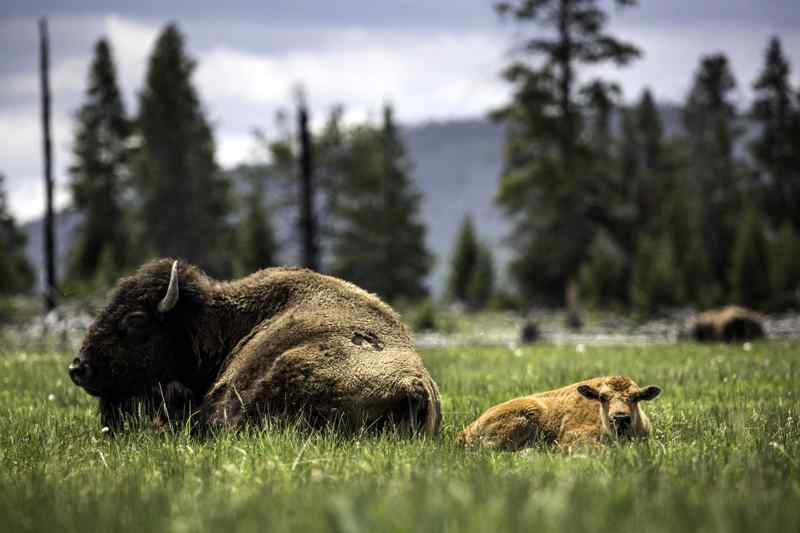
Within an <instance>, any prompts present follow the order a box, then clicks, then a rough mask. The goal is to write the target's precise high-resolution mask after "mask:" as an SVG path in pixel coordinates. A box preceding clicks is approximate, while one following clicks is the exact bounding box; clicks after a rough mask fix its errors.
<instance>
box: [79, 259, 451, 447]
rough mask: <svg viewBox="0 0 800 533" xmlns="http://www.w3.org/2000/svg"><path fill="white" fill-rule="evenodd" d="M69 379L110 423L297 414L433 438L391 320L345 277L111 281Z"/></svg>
mask: <svg viewBox="0 0 800 533" xmlns="http://www.w3.org/2000/svg"><path fill="white" fill-rule="evenodd" d="M69 374H70V376H71V378H72V380H73V381H74V382H75V383H76V384H77V385H79V386H81V387H83V388H84V390H86V392H88V393H89V394H91V395H93V396H97V397H99V399H100V416H101V423H102V424H103V425H106V426H110V427H111V428H112V429H115V428H119V427H120V425H121V422H122V420H123V419H124V416H125V415H127V414H134V413H136V412H137V411H138V412H141V411H144V412H146V413H147V414H151V415H157V414H158V413H161V414H162V415H163V416H165V417H167V418H169V419H170V420H182V416H183V415H184V414H185V413H188V412H191V414H192V419H191V420H192V422H193V425H194V426H195V427H199V428H214V427H220V426H241V425H242V424H243V423H245V422H252V423H259V422H260V421H262V420H264V418H265V417H278V418H287V417H296V416H298V415H301V416H302V417H303V419H304V420H306V421H307V422H309V423H310V424H311V425H312V426H313V427H320V426H322V425H325V424H328V423H332V422H333V423H336V424H338V425H339V427H342V428H348V429H357V428H362V427H376V426H377V427H382V426H383V425H384V424H385V423H386V422H392V423H394V424H396V426H397V427H400V428H402V429H403V430H407V431H411V432H418V431H421V432H424V433H428V434H432V433H435V432H437V431H438V429H439V425H440V420H441V412H440V407H439V392H438V389H437V387H436V384H435V383H434V381H433V379H431V377H430V375H429V374H428V372H427V370H426V369H425V367H424V365H423V362H422V359H421V358H420V356H419V354H417V352H416V350H415V349H414V344H413V342H412V340H411V337H410V335H409V332H408V331H407V329H406V328H405V327H404V326H403V324H402V323H401V322H400V318H399V317H398V316H397V314H396V313H395V312H394V311H393V310H392V309H391V308H390V307H389V306H387V305H386V304H384V303H383V302H381V301H380V300H379V299H378V298H377V297H375V296H373V295H371V294H368V293H367V292H365V291H363V290H361V289H359V288H358V287H356V286H354V285H352V284H350V283H347V282H345V281H342V280H339V279H336V278H332V277H329V276H323V275H321V274H317V273H315V272H311V271H309V270H305V269H298V268H268V269H265V270H261V271H259V272H256V273H254V274H252V275H250V276H248V277H245V278H242V279H239V280H236V281H229V282H221V281H216V280H214V279H211V278H210V277H208V276H206V275H205V274H204V273H203V272H202V271H200V270H199V269H198V268H196V267H194V266H191V265H189V264H186V263H183V262H179V261H173V260H166V259H162V260H157V261H153V262H150V263H147V264H145V265H144V266H142V267H141V268H140V269H139V270H138V271H137V272H136V273H135V274H133V275H132V276H130V277H126V278H122V279H121V280H120V281H119V282H118V284H117V287H116V288H115V290H114V292H113V294H112V297H111V302H110V303H109V304H108V306H107V307H106V308H105V309H104V310H103V312H102V313H101V314H100V316H99V317H98V318H97V320H96V321H95V322H94V324H92V326H91V328H90V329H89V332H88V334H87V335H86V338H85V339H84V341H83V345H82V347H81V350H80V354H79V357H77V358H75V359H74V360H73V361H72V363H71V364H70V365H69Z"/></svg>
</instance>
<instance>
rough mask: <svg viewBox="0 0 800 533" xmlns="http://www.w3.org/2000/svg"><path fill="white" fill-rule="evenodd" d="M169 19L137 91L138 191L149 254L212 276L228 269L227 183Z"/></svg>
mask: <svg viewBox="0 0 800 533" xmlns="http://www.w3.org/2000/svg"><path fill="white" fill-rule="evenodd" d="M194 68H195V62H194V61H193V60H192V59H191V58H190V57H189V56H188V55H187V54H186V51H185V44H184V38H183V35H182V34H181V33H180V32H179V31H178V28H177V27H176V26H175V25H174V24H170V25H168V26H167V27H166V28H165V29H164V31H163V32H162V33H161V34H160V36H159V37H158V40H157V41H156V46H155V50H154V51H153V54H152V55H151V56H150V60H149V65H148V71H147V76H146V80H145V86H144V89H143V90H142V92H141V95H140V109H139V119H138V126H139V129H140V133H141V148H140V154H139V166H138V173H139V180H138V182H137V187H138V192H139V195H140V197H141V202H142V205H141V211H140V219H141V225H142V227H143V230H144V231H143V233H142V239H143V240H144V241H145V242H146V243H147V245H148V248H149V250H148V252H149V253H155V254H158V255H168V256H176V257H182V258H185V259H187V260H189V261H192V262H194V263H197V264H199V265H200V266H202V267H203V268H205V269H207V270H208V271H209V272H211V273H212V274H214V275H217V276H228V275H230V274H231V271H232V258H233V256H234V254H233V253H231V252H232V250H230V249H229V246H230V244H229V243H230V242H232V241H233V239H231V235H232V229H231V227H230V222H229V220H228V215H229V213H230V203H229V183H228V180H227V178H226V176H225V175H224V174H223V173H222V172H220V169H219V167H218V166H217V163H216V160H215V156H214V151H215V147H214V137H213V133H212V131H211V127H210V126H209V124H208V121H207V120H206V118H205V115H204V112H203V109H202V106H201V104H200V101H199V99H198V96H197V92H196V91H195V89H194V87H193V86H192V82H191V76H192V72H193V71H194Z"/></svg>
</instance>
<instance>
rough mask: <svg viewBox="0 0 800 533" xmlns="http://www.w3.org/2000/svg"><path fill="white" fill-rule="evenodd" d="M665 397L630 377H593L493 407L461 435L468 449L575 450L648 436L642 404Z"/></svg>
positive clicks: (657, 389) (658, 390)
mask: <svg viewBox="0 0 800 533" xmlns="http://www.w3.org/2000/svg"><path fill="white" fill-rule="evenodd" d="M660 393H661V389H660V388H658V387H656V386H652V385H651V386H649V387H644V388H639V386H638V385H636V383H634V382H633V381H632V380H631V379H630V378H627V377H624V376H612V377H601V378H593V379H588V380H586V381H581V382H579V383H573V384H572V385H568V386H566V387H563V388H561V389H556V390H551V391H547V392H541V393H539V394H533V395H531V396H523V397H521V398H516V399H513V400H509V401H507V402H504V403H501V404H498V405H495V406H494V407H490V408H489V409H488V410H487V411H486V412H485V413H483V414H482V415H481V416H479V417H478V418H477V419H476V420H475V421H474V422H472V423H471V424H470V425H469V426H467V428H466V429H465V430H464V431H463V432H462V433H461V435H460V440H461V441H462V442H463V443H465V444H468V445H478V446H484V447H487V448H495V449H500V450H507V451H515V450H519V449H522V448H528V447H531V446H535V445H537V444H555V445H559V446H570V445H573V444H577V443H581V442H583V443H592V442H594V443H599V442H602V441H606V440H609V439H617V438H632V437H646V436H647V435H648V434H649V433H650V421H649V420H648V418H647V416H646V415H645V414H644V411H642V408H641V407H640V405H639V402H642V401H646V400H652V399H653V398H655V397H656V396H658V395H659V394H660Z"/></svg>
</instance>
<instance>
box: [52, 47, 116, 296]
mask: <svg viewBox="0 0 800 533" xmlns="http://www.w3.org/2000/svg"><path fill="white" fill-rule="evenodd" d="M76 118H77V125H76V129H75V140H74V143H73V149H72V150H73V154H74V163H73V165H72V166H71V167H70V169H69V171H70V176H71V183H70V186H71V191H72V202H73V205H74V206H75V207H76V209H77V210H78V211H79V212H81V213H82V214H83V223H82V225H81V227H80V228H79V230H78V235H77V238H76V239H75V241H74V242H75V244H74V248H73V249H72V251H71V264H70V266H69V269H68V277H69V278H71V279H74V280H80V281H90V280H93V279H95V278H97V277H98V276H100V277H102V278H104V279H109V278H110V279H113V278H114V277H116V275H117V274H119V273H120V271H121V270H123V269H124V268H125V267H126V266H127V265H128V264H129V262H130V260H131V257H130V255H129V251H130V239H129V230H128V226H127V224H126V222H127V219H126V217H125V213H124V206H123V196H124V193H125V191H124V187H125V185H126V180H127V164H128V157H129V149H128V147H127V145H126V143H127V140H128V137H129V135H130V123H129V122H128V120H127V118H126V114H125V107H124V104H123V101H122V95H121V94H120V90H119V87H118V86H117V76H116V69H115V67H114V61H113V57H112V54H111V47H110V45H109V43H108V41H107V40H106V39H100V40H99V41H98V42H97V44H96V45H95V51H94V61H93V62H92V65H91V67H90V71H89V87H88V89H87V91H86V102H85V103H84V104H83V105H82V106H81V108H80V109H79V111H78V113H77V115H76ZM103 258H104V260H102V261H101V259H103ZM101 266H102V268H103V269H104V270H107V271H106V272H102V273H100V272H98V271H99V269H100V267H101Z"/></svg>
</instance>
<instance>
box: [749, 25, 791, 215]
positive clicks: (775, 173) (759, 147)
mask: <svg viewBox="0 0 800 533" xmlns="http://www.w3.org/2000/svg"><path fill="white" fill-rule="evenodd" d="M789 76H790V67H789V62H788V60H787V59H786V57H785V55H784V53H783V49H782V48H781V42H780V40H778V38H777V37H773V38H772V39H771V40H770V43H769V47H768V48H767V53H766V57H765V61H764V69H763V70H762V71H761V74H760V75H759V77H758V79H757V80H756V81H755V83H754V84H753V88H754V89H755V99H754V101H753V105H752V108H751V110H750V114H751V116H752V117H753V119H754V120H755V121H756V122H757V123H758V124H759V125H760V126H761V127H760V133H759V136H758V137H757V138H756V139H755V140H753V142H752V143H751V144H750V151H751V153H752V155H753V158H754V159H755V161H756V163H757V164H758V166H759V167H760V170H761V171H762V172H763V173H764V174H765V175H766V176H765V177H766V182H767V191H766V208H767V209H766V212H767V213H768V214H769V216H770V218H771V220H772V224H773V227H778V226H779V225H780V224H781V223H782V222H783V220H785V219H791V220H792V222H793V223H794V224H795V227H796V228H800V155H799V154H798V153H797V151H796V149H797V147H798V141H797V140H796V139H795V134H796V133H800V132H795V131H794V124H793V122H794V121H795V120H796V119H795V117H796V116H797V114H798V112H799V111H798V109H797V107H796V105H795V103H794V102H793V98H792V87H791V84H790V81H789Z"/></svg>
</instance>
